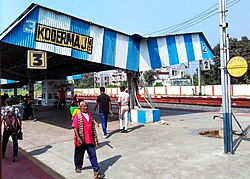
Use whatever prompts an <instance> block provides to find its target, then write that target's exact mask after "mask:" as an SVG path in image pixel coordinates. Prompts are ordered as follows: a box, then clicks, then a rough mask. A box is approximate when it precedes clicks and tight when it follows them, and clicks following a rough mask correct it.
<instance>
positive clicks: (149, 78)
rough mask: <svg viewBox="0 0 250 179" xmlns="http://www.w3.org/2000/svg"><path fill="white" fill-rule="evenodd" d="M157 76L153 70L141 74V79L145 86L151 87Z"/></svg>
mask: <svg viewBox="0 0 250 179" xmlns="http://www.w3.org/2000/svg"><path fill="white" fill-rule="evenodd" d="M157 76H158V75H157V74H156V72H155V71H153V70H148V71H145V72H144V73H143V77H144V80H145V82H146V83H147V84H146V85H147V86H152V85H153V83H154V81H155V78H156V77H157Z"/></svg>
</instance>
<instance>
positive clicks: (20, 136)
mask: <svg viewBox="0 0 250 179" xmlns="http://www.w3.org/2000/svg"><path fill="white" fill-rule="evenodd" d="M17 139H19V140H23V132H22V131H21V130H20V131H19V132H18V137H17Z"/></svg>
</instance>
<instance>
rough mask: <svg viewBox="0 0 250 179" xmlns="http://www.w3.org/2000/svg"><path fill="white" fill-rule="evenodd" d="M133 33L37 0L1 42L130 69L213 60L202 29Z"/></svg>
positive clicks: (9, 29)
mask: <svg viewBox="0 0 250 179" xmlns="http://www.w3.org/2000/svg"><path fill="white" fill-rule="evenodd" d="M134 37H135V36H133V35H127V34H124V33H121V32H118V31H115V30H112V29H109V28H106V27H102V26H100V25H96V24H93V23H91V22H87V21H84V20H80V19H78V18H75V17H72V16H69V15H66V14H63V13H59V12H57V11H54V10H51V9H48V8H45V7H42V6H39V5H36V4H33V5H31V6H30V7H29V8H28V9H27V10H26V11H25V12H24V13H23V15H22V16H21V17H19V18H18V19H17V20H16V21H15V22H14V23H13V24H12V25H11V26H10V27H9V28H8V29H7V30H6V31H4V32H3V33H2V34H1V36H0V40H1V41H2V42H5V43H9V44H14V45H18V46H22V47H27V48H29V49H36V50H43V51H47V52H53V53H57V54H60V55H65V56H70V57H73V58H77V59H81V60H87V61H90V62H94V63H99V64H103V65H109V66H113V67H117V68H121V69H126V70H132V71H146V70H150V69H155V68H160V67H165V66H170V65H175V64H180V63H185V62H191V61H195V60H202V59H208V58H214V55H213V52H212V50H211V47H210V45H209V44H208V42H207V40H206V39H205V37H204V35H203V34H202V33H201V32H199V33H187V34H177V35H168V36H161V37H150V38H146V37H142V38H141V39H138V38H137V39H135V38H134Z"/></svg>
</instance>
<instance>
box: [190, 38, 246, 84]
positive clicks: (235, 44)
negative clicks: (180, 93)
mask: <svg viewBox="0 0 250 179" xmlns="http://www.w3.org/2000/svg"><path fill="white" fill-rule="evenodd" d="M213 52H214V54H215V56H216V58H214V59H213V63H212V64H211V66H210V71H203V72H202V73H201V85H212V84H214V85H220V84H221V70H220V44H217V45H216V46H215V47H214V48H213ZM229 56H230V57H229V59H231V58H233V57H235V56H241V57H243V58H245V59H246V60H247V62H248V66H249V64H250V40H249V39H248V38H247V37H246V36H243V37H241V39H240V40H237V39H236V38H230V39H229ZM248 69H249V68H248ZM195 75H196V76H197V74H195ZM194 83H197V82H196V78H195V76H194ZM231 84H250V71H249V70H248V71H247V73H246V74H245V75H244V76H242V77H240V78H235V77H231Z"/></svg>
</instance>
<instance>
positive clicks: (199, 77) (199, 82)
mask: <svg viewBox="0 0 250 179" xmlns="http://www.w3.org/2000/svg"><path fill="white" fill-rule="evenodd" d="M198 86H199V96H201V95H202V93H201V60H198Z"/></svg>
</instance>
